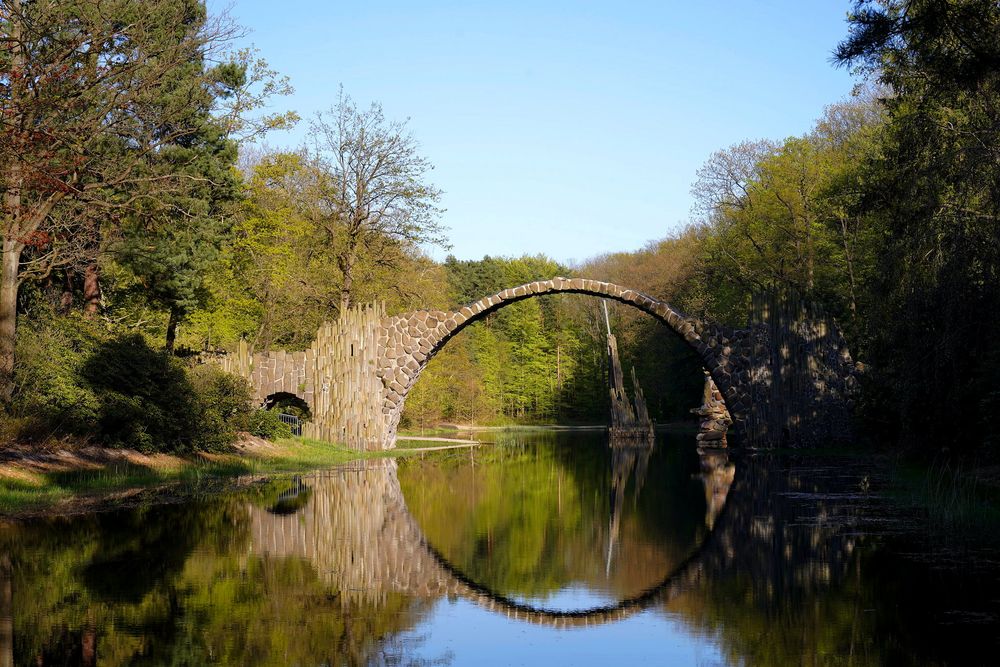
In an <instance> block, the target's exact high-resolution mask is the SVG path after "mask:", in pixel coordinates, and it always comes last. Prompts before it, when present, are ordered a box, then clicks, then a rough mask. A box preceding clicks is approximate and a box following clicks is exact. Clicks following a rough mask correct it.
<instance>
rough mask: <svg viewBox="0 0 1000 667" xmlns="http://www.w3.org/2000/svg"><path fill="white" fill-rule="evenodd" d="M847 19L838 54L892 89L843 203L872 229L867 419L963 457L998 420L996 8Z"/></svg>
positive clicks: (982, 1)
mask: <svg viewBox="0 0 1000 667" xmlns="http://www.w3.org/2000/svg"><path fill="white" fill-rule="evenodd" d="M849 20H850V26H851V28H850V34H849V36H848V38H847V39H846V40H845V41H844V42H842V43H841V44H840V46H839V47H838V49H837V53H836V55H837V58H838V59H839V61H840V62H841V63H843V64H848V65H853V66H855V67H857V68H858V69H859V70H861V71H862V72H864V73H866V74H868V75H870V76H871V77H873V78H875V79H877V80H878V81H879V82H880V83H882V84H883V85H885V86H887V87H888V89H889V90H890V91H891V94H890V95H887V96H886V97H885V100H884V101H885V107H886V109H887V114H888V121H887V124H886V128H885V131H884V133H882V135H881V137H880V142H879V150H878V152H877V153H875V154H874V156H873V157H872V159H870V160H869V161H868V164H867V171H868V178H867V179H866V182H865V187H864V189H863V191H862V193H861V194H862V196H861V197H860V201H859V203H858V205H857V206H856V207H855V208H856V211H857V212H858V214H860V215H865V216H868V217H869V218H870V219H871V220H872V221H873V224H875V225H877V228H878V231H879V234H878V236H877V238H876V241H877V244H876V245H875V247H874V248H873V252H875V253H877V255H878V257H879V259H880V271H879V272H878V273H877V274H875V275H874V276H873V279H872V281H871V284H870V285H869V286H868V290H867V291H868V292H869V296H868V300H869V302H870V304H871V308H870V310H869V311H868V312H867V316H868V317H867V319H868V321H869V322H870V323H871V326H870V327H869V330H868V339H869V341H868V344H869V347H870V349H871V353H872V356H873V357H874V361H875V362H876V363H877V366H878V374H877V377H878V379H879V380H881V382H880V383H879V386H878V390H877V392H876V393H877V396H878V399H879V400H878V403H879V412H880V415H881V416H888V417H889V418H888V419H886V420H885V421H887V422H890V423H891V424H892V426H893V428H901V429H902V430H903V434H904V437H905V436H912V437H913V438H914V439H916V440H919V441H922V442H924V443H929V444H932V445H938V446H940V445H943V444H953V445H959V446H963V447H968V446H969V445H970V444H973V445H974V444H978V443H980V442H982V441H983V439H984V434H989V433H991V432H993V431H994V430H995V429H994V428H993V425H994V424H995V420H996V419H997V418H998V416H1000V392H998V391H997V389H996V388H997V386H998V384H1000V354H998V352H997V346H996V344H995V342H994V341H995V332H996V330H997V328H998V327H1000V316H998V313H1000V290H997V285H998V284H1000V244H998V243H997V239H998V238H1000V166H998V165H1000V5H998V4H997V3H996V2H995V1H994V0H949V1H948V2H940V1H930V0H880V1H878V2H874V1H871V0H864V1H859V2H856V3H855V6H854V9H853V11H852V12H851V14H850V17H849ZM956 408H971V412H972V414H974V415H975V416H976V417H978V419H958V420H956V419H955V409H956ZM987 437H988V436H987Z"/></svg>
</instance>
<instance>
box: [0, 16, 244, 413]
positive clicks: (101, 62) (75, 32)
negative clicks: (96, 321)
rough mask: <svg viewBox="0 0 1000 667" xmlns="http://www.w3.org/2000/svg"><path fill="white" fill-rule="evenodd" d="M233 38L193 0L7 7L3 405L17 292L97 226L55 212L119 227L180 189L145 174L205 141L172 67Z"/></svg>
mask: <svg viewBox="0 0 1000 667" xmlns="http://www.w3.org/2000/svg"><path fill="white" fill-rule="evenodd" d="M228 34H229V33H228V32H227V29H226V28H225V27H224V26H222V25H220V24H218V23H213V22H211V21H209V20H208V18H207V15H206V12H205V8H204V5H203V4H202V2H200V1H197V0H184V1H181V2H177V1H174V0H152V1H150V2H141V3H140V2H136V1H135V0H74V1H72V2H34V1H27V0H9V1H6V2H4V3H3V4H2V5H0V42H2V44H3V48H2V49H0V192H2V205H0V206H2V208H0V234H2V237H3V246H2V268H0V398H4V399H9V398H10V395H11V391H12V388H13V384H12V373H13V369H14V349H15V338H16V326H17V299H18V290H19V288H20V286H21V285H22V284H23V283H24V282H25V281H26V280H29V279H33V278H38V277H44V276H46V275H48V274H50V273H51V272H52V270H53V269H54V268H55V267H57V266H59V265H61V264H65V263H67V262H69V261H71V258H72V256H73V254H74V252H79V250H80V248H81V247H85V246H86V245H87V243H88V239H92V238H93V237H92V234H93V232H94V229H93V225H92V224H90V221H92V220H93V216H69V215H65V211H66V210H67V209H66V208H60V207H66V206H79V207H84V206H85V207H88V208H90V209H91V210H103V211H105V212H106V213H107V218H108V219H110V220H112V221H113V220H114V219H115V218H116V217H117V215H119V212H120V211H123V210H127V209H131V208H134V207H137V206H139V205H144V206H151V205H152V204H154V203H155V202H156V201H157V198H158V196H159V195H160V194H161V193H163V192H164V191H168V192H169V191H171V190H172V189H176V188H183V187H184V181H185V180H186V179H187V178H188V176H187V175H184V174H169V173H167V174H165V173H162V172H158V171H156V170H150V169H148V165H149V159H150V157H151V156H153V155H155V154H156V153H157V152H158V151H159V150H161V149H162V148H164V147H166V146H169V145H171V144H176V143H177V142H179V141H181V140H182V139H183V138H184V137H187V136H191V135H193V134H195V133H197V131H198V128H197V127H196V126H192V125H191V124H190V123H188V122H186V121H187V120H188V119H189V118H190V111H189V109H188V107H187V100H185V99H184V98H183V96H173V97H171V96H170V95H167V94H165V93H166V92H167V91H168V89H169V88H170V86H171V84H172V82H173V77H174V73H175V72H176V70H177V68H181V67H183V66H184V65H185V64H186V63H189V62H191V61H192V60H197V59H199V58H200V57H201V54H203V53H204V52H205V50H206V49H209V48H210V47H212V46H213V45H214V44H217V43H219V42H220V41H223V40H224V39H225V38H226V37H227V36H228ZM210 83H211V82H210V81H209V80H208V79H207V77H206V80H205V84H206V85H210Z"/></svg>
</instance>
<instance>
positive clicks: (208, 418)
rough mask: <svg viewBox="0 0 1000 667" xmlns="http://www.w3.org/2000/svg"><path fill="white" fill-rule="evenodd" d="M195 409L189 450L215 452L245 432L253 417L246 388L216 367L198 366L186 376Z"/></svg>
mask: <svg viewBox="0 0 1000 667" xmlns="http://www.w3.org/2000/svg"><path fill="white" fill-rule="evenodd" d="M188 378H189V380H190V382H191V386H192V389H193V390H194V396H195V400H196V403H197V408H198V423H197V424H196V425H195V427H196V428H195V439H194V443H193V447H194V448H195V449H200V450H205V451H219V450H222V449H225V448H226V447H229V446H230V445H232V444H233V442H235V440H236V432H237V431H239V430H251V429H249V428H248V424H249V423H250V419H251V417H252V416H253V414H254V410H253V408H252V407H251V394H250V384H249V383H248V382H247V381H246V380H245V379H244V378H241V377H239V376H236V375H230V374H229V373H226V372H223V370H222V369H220V368H219V367H218V366H212V365H209V364H201V365H198V366H195V367H194V368H193V369H191V370H190V371H189V372H188Z"/></svg>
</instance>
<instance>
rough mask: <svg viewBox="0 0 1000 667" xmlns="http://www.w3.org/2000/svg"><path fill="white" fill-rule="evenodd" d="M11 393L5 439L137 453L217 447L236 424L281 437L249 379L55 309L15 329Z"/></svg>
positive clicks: (282, 429)
mask: <svg viewBox="0 0 1000 667" xmlns="http://www.w3.org/2000/svg"><path fill="white" fill-rule="evenodd" d="M17 346H18V347H17V355H18V356H17V367H16V370H15V381H16V392H15V399H14V400H13V401H12V403H11V404H10V405H9V406H7V410H6V413H5V414H2V415H0V417H2V419H0V438H3V439H4V440H5V441H10V440H17V441H22V442H23V441H32V440H44V439H45V438H49V437H59V436H65V435H74V436H81V437H85V438H87V439H90V440H93V441H94V442H97V443H100V444H103V445H106V446H110V447H130V448H134V449H138V450H140V451H145V452H152V451H170V452H193V451H220V450H223V449H225V448H227V447H229V446H230V445H232V444H233V442H234V441H235V440H236V434H237V431H240V430H247V431H250V432H251V433H254V434H255V435H258V436H260V437H264V438H269V439H274V438H280V437H287V436H289V435H291V431H290V429H289V428H288V426H287V425H286V424H283V423H281V421H280V420H279V419H278V416H277V415H276V414H273V413H266V412H264V411H259V410H254V409H253V406H252V400H251V392H250V385H249V384H248V383H247V381H246V380H244V379H243V378H240V377H237V376H234V375H230V374H228V373H225V372H223V371H222V370H221V369H220V368H218V367H217V366H213V365H209V364H201V365H196V366H194V367H189V366H188V364H186V363H185V362H184V361H182V360H180V359H178V358H177V357H174V356H170V355H168V354H166V353H164V352H162V351H160V350H157V349H154V348H153V347H152V346H150V344H149V342H148V341H147V340H146V338H144V337H143V336H142V335H140V334H136V333H127V334H123V335H118V336H114V335H112V334H110V333H109V332H108V331H107V330H106V329H105V328H104V326H103V325H102V324H101V323H99V322H95V321H92V320H88V319H86V318H83V317H81V316H79V315H69V316H59V315H56V314H54V313H53V312H51V311H45V312H38V313H36V314H35V315H34V316H33V317H32V318H30V319H29V318H24V320H23V321H22V324H21V326H20V327H19V330H18V341H17Z"/></svg>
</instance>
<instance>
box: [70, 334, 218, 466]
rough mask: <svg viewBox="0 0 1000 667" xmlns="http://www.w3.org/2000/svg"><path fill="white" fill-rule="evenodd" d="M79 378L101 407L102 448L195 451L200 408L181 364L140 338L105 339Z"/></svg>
mask: <svg viewBox="0 0 1000 667" xmlns="http://www.w3.org/2000/svg"><path fill="white" fill-rule="evenodd" d="M80 374H81V377H82V378H83V380H84V382H85V383H86V386H87V387H89V389H90V390H91V391H92V392H93V393H94V395H95V396H96V397H97V400H98V402H99V404H100V413H99V417H98V421H97V429H98V438H99V439H100V440H101V441H102V442H103V443H104V444H107V445H111V446H119V447H132V448H135V449H138V450H140V451H147V452H148V451H154V450H157V449H165V450H168V451H186V450H187V451H189V450H192V449H195V448H196V447H195V441H196V439H197V438H198V429H199V425H198V423H197V417H198V416H199V415H198V412H199V410H198V405H197V402H196V398H195V393H194V389H193V387H192V386H191V384H190V382H189V381H188V378H187V375H186V373H185V372H184V366H183V364H182V363H181V362H180V361H179V360H177V359H175V358H174V357H171V356H169V355H167V354H164V353H163V352H160V351H157V350H154V349H152V348H151V347H150V346H149V343H147V342H146V340H145V339H144V338H143V337H142V336H140V335H138V334H132V335H126V336H122V337H120V338H113V339H110V340H108V341H107V342H105V343H104V344H102V345H101V346H100V347H99V348H98V349H97V350H96V351H95V352H94V354H92V355H91V356H89V357H88V358H87V359H86V360H85V361H84V363H83V367H82V368H81V369H80Z"/></svg>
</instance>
